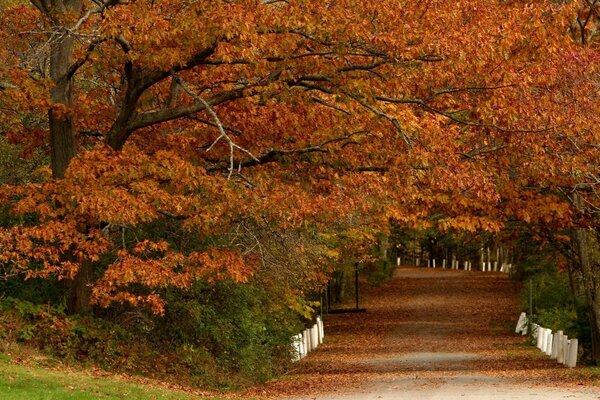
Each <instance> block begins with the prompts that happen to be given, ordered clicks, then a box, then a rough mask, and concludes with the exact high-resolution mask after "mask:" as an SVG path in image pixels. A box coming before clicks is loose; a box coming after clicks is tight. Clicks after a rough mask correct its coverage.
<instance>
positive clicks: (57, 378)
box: [0, 355, 219, 400]
mask: <svg viewBox="0 0 600 400" xmlns="http://www.w3.org/2000/svg"><path fill="white" fill-rule="evenodd" d="M9 399H10V400H21V399H23V400H63V399H76V400H88V399H89V400H96V399H127V400H152V399H157V400H158V399H165V400H180V399H194V400H201V399H202V400H203V399H215V400H216V399H219V398H217V397H210V398H208V397H201V396H195V395H192V394H187V393H184V392H178V391H173V390H168V389H164V388H156V387H147V386H144V385H141V384H137V383H131V382H127V381H125V380H122V379H118V378H110V377H96V376H90V375H88V374H85V373H83V372H73V371H65V370H48V369H43V368H39V367H29V366H27V367H24V366H21V365H15V364H11V363H10V362H9V361H8V360H7V357H6V356H4V355H2V357H0V400H9Z"/></svg>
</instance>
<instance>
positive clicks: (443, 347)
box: [257, 268, 600, 400]
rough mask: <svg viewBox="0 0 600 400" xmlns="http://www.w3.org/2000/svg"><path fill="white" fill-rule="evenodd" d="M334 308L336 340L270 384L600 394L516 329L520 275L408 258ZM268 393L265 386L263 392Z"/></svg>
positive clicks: (333, 389)
mask: <svg viewBox="0 0 600 400" xmlns="http://www.w3.org/2000/svg"><path fill="white" fill-rule="evenodd" d="M363 305H364V306H365V307H366V308H367V310H368V311H367V312H366V313H360V314H338V315H329V316H326V319H325V327H326V343H325V344H324V345H322V346H321V347H320V348H319V349H318V350H317V351H315V352H313V353H311V354H310V355H309V356H308V357H306V358H305V359H304V360H302V361H301V362H300V363H298V364H297V367H296V368H295V369H294V370H293V371H291V372H290V373H289V374H288V375H287V376H286V377H284V378H283V379H281V380H279V381H277V382H273V383H272V384H270V385H269V386H268V387H267V388H266V389H265V390H264V392H263V393H261V394H266V395H268V396H272V397H274V398H290V399H292V398H293V399H323V400H329V399H331V400H334V399H336V400H337V399H339V400H342V399H344V400H345V399H359V400H360V399H544V400H552V399H567V398H568V399H600V389H599V388H598V387H596V386H594V385H592V383H591V382H590V379H589V376H587V375H585V374H582V373H581V372H579V371H577V370H568V369H566V368H564V367H562V366H560V365H559V364H557V363H556V362H554V361H552V360H550V359H548V358H547V357H546V356H545V355H542V354H541V353H540V352H539V351H538V350H537V349H535V348H534V347H532V346H528V345H527V344H526V338H524V337H521V336H517V335H515V334H514V333H512V332H514V324H515V323H516V320H517V317H518V315H519V312H520V311H521V310H520V309H519V284H518V283H516V282H513V281H511V280H509V279H508V278H507V277H506V276H505V275H504V274H499V273H480V272H464V271H451V270H440V269H436V270H433V269H427V268H401V269H399V270H398V273H397V276H396V278H395V279H393V280H392V281H390V282H389V283H387V284H385V285H384V286H383V287H380V288H376V289H368V290H366V291H365V293H364V304H363ZM257 394H258V393H257Z"/></svg>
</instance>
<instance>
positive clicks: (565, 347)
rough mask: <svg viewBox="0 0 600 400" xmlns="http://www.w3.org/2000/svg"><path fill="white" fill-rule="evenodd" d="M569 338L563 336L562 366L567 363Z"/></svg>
mask: <svg viewBox="0 0 600 400" xmlns="http://www.w3.org/2000/svg"><path fill="white" fill-rule="evenodd" d="M569 342H570V340H569V337H568V336H567V335H564V336H563V362H562V363H563V365H565V364H566V363H567V359H568V358H569Z"/></svg>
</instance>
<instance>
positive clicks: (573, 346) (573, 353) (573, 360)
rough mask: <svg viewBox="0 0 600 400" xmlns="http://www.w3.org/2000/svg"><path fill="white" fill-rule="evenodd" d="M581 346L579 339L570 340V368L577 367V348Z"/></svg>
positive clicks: (567, 363) (568, 365)
mask: <svg viewBox="0 0 600 400" xmlns="http://www.w3.org/2000/svg"><path fill="white" fill-rule="evenodd" d="M578 345H579V341H578V340H577V339H571V340H569V352H568V358H567V362H566V366H567V367H568V368H575V366H576V365H577V350H578V349H577V347H578Z"/></svg>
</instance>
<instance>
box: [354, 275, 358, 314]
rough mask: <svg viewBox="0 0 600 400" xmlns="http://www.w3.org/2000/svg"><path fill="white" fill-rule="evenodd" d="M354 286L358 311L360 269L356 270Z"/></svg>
mask: <svg viewBox="0 0 600 400" xmlns="http://www.w3.org/2000/svg"><path fill="white" fill-rule="evenodd" d="M354 286H355V287H356V309H357V310H358V267H357V268H356V269H355V270H354Z"/></svg>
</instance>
